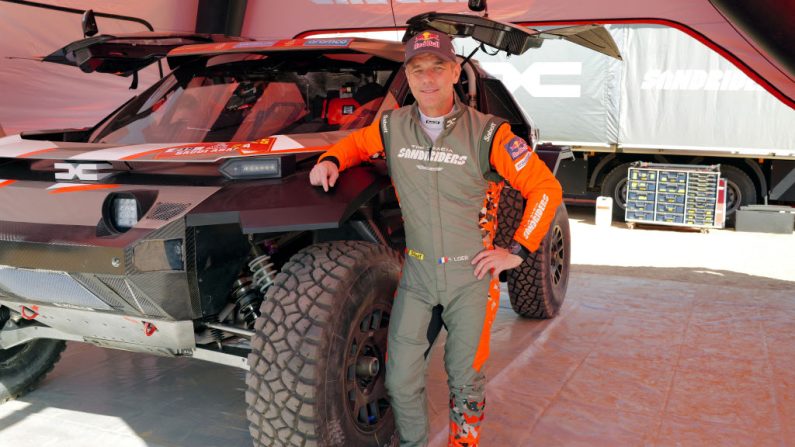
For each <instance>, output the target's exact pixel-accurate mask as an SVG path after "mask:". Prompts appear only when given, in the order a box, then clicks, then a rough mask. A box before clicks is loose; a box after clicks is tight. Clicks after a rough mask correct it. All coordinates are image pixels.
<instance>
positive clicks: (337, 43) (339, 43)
mask: <svg viewBox="0 0 795 447" xmlns="http://www.w3.org/2000/svg"><path fill="white" fill-rule="evenodd" d="M352 40H353V39H307V40H305V41H304V46H305V47H347V46H348V45H350V43H351V41H352Z"/></svg>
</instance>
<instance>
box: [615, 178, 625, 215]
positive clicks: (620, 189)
mask: <svg viewBox="0 0 795 447" xmlns="http://www.w3.org/2000/svg"><path fill="white" fill-rule="evenodd" d="M614 196H615V197H613V199H614V200H615V202H616V205H618V206H619V207H621V209H622V210H623V209H626V208H627V179H621V180H619V182H618V184H617V185H616V191H615V194H614Z"/></svg>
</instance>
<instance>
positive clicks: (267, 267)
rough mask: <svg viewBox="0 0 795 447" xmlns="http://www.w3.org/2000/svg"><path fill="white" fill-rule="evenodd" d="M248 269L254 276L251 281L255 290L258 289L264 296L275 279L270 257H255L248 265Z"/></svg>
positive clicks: (274, 270)
mask: <svg viewBox="0 0 795 447" xmlns="http://www.w3.org/2000/svg"><path fill="white" fill-rule="evenodd" d="M248 268H249V269H250V270H251V273H252V274H253V275H254V276H253V281H254V284H255V285H256V287H257V289H259V291H260V293H262V294H263V295H265V292H266V291H267V290H268V287H270V286H271V284H273V280H274V278H276V269H274V268H273V262H271V257H270V256H268V255H260V256H257V257H256V258H254V259H253V260H252V261H251V262H249V263H248Z"/></svg>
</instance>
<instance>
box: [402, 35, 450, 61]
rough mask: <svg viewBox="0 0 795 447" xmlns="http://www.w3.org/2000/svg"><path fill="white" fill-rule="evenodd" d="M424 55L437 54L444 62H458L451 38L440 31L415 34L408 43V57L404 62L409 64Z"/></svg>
mask: <svg viewBox="0 0 795 447" xmlns="http://www.w3.org/2000/svg"><path fill="white" fill-rule="evenodd" d="M424 53H430V54H435V55H437V56H439V57H440V58H442V59H444V60H447V61H450V62H456V58H455V49H454V48H453V42H452V41H451V40H450V36H448V35H447V34H445V33H440V32H439V31H422V32H420V33H418V34H415V35H414V37H412V38H411V39H409V41H408V42H406V57H405V59H404V60H405V61H406V62H408V61H410V60H411V58H413V57H414V56H417V55H418V54H424Z"/></svg>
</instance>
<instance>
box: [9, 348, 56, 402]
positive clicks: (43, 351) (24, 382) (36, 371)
mask: <svg viewBox="0 0 795 447" xmlns="http://www.w3.org/2000/svg"><path fill="white" fill-rule="evenodd" d="M65 348H66V342H64V341H61V340H48V339H38V340H33V341H29V342H27V343H25V344H23V345H19V346H14V347H13V348H9V349H0V403H3V402H5V401H8V400H11V399H16V398H17V397H19V396H22V395H23V394H25V393H27V392H28V391H31V390H32V389H33V388H35V387H36V385H38V384H39V382H41V381H42V379H44V376H46V375H47V374H48V373H49V372H50V371H52V369H53V367H54V366H55V363H56V362H58V360H60V358H61V353H62V352H63V350H64V349H65Z"/></svg>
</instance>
